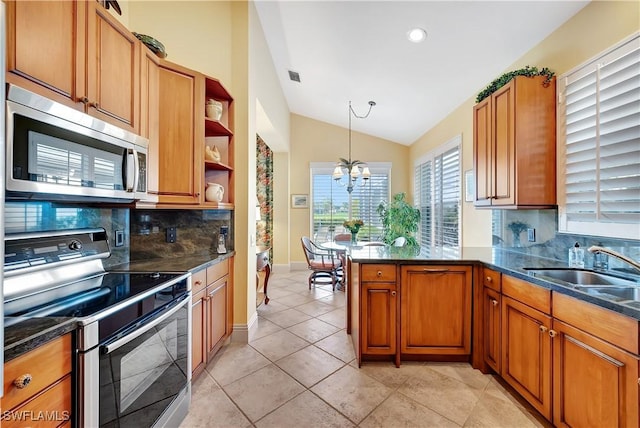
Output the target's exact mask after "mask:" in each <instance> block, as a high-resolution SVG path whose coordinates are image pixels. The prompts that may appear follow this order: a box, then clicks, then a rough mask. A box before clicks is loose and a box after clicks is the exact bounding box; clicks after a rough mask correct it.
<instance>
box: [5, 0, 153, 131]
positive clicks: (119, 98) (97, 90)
mask: <svg viewBox="0 0 640 428" xmlns="http://www.w3.org/2000/svg"><path fill="white" fill-rule="evenodd" d="M140 49H141V43H140V41H139V40H138V39H137V38H136V37H135V36H134V35H133V34H132V33H131V32H130V31H129V30H128V29H127V28H126V27H124V26H123V25H122V24H121V23H120V22H118V21H117V20H116V19H115V18H114V17H112V16H111V15H110V14H109V12H108V11H107V10H106V9H104V8H103V7H102V6H101V5H100V4H99V3H97V2H95V1H88V2H85V1H59V2H57V1H56V2H49V1H42V2H40V1H34V2H31V1H29V2H25V1H8V2H7V82H8V83H13V84H16V85H18V86H21V87H23V88H25V89H28V90H30V91H32V92H36V93H38V94H40V95H42V96H45V97H47V98H51V99H54V100H55V101H58V102H60V103H62V104H65V105H67V106H69V107H72V108H75V109H77V110H80V111H83V112H86V113H88V114H90V115H92V116H95V117H97V118H99V119H101V120H104V121H106V122H109V123H112V124H114V125H116V126H118V127H121V128H124V129H127V130H128V131H131V132H134V133H139V131H140V123H139V119H140V104H139V103H140V90H139V85H140Z"/></svg>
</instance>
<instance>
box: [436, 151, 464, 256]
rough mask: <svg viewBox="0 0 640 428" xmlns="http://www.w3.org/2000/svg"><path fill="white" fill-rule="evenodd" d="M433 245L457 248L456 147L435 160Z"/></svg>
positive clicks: (457, 173) (458, 201)
mask: <svg viewBox="0 0 640 428" xmlns="http://www.w3.org/2000/svg"><path fill="white" fill-rule="evenodd" d="M434 194H435V195H434V196H435V197H434V214H435V215H434V220H435V221H434V243H435V245H436V246H437V247H458V246H459V241H458V217H459V206H460V152H459V149H458V147H456V148H454V149H451V150H449V151H447V152H445V153H443V154H442V155H440V156H437V157H436V158H435V174H434Z"/></svg>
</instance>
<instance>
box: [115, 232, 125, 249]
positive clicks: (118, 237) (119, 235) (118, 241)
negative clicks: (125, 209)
mask: <svg viewBox="0 0 640 428" xmlns="http://www.w3.org/2000/svg"><path fill="white" fill-rule="evenodd" d="M123 245H124V230H116V232H115V244H114V246H116V247H122V246H123Z"/></svg>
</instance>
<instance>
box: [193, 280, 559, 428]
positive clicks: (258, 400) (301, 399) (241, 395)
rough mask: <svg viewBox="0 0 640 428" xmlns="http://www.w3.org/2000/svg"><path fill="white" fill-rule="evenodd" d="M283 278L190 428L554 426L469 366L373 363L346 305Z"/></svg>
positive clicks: (212, 376)
mask: <svg viewBox="0 0 640 428" xmlns="http://www.w3.org/2000/svg"><path fill="white" fill-rule="evenodd" d="M307 276H308V273H307V272H292V273H289V274H273V275H272V277H271V279H270V281H269V296H270V298H271V301H270V302H269V304H268V305H264V304H263V305H261V306H260V307H259V308H258V328H257V332H256V334H255V336H254V338H253V339H252V341H251V342H250V343H249V344H238V343H230V344H228V345H226V346H225V347H224V348H222V349H221V350H220V351H219V353H218V354H217V355H216V357H215V359H214V360H213V361H212V362H211V364H209V366H208V368H207V370H206V371H205V372H204V373H203V374H202V375H200V377H199V378H198V379H197V380H196V381H195V382H194V385H193V397H192V402H191V408H190V411H189V414H188V416H187V418H186V419H185V420H184V422H183V423H182V425H181V427H183V428H187V427H211V428H213V427H258V428H262V427H353V426H359V427H460V426H464V427H492V428H495V427H514V428H515V427H517V428H520V427H536V426H537V427H539V426H547V425H546V424H544V423H543V422H541V421H540V420H539V416H535V415H534V413H533V412H531V411H529V410H527V407H525V406H523V404H521V402H520V401H519V400H517V399H516V398H514V396H513V395H511V393H510V392H509V391H508V390H507V389H505V387H503V386H502V384H500V383H499V382H497V381H496V380H495V379H494V378H493V377H492V376H490V375H483V374H482V373H480V372H479V371H478V370H474V369H472V368H471V366H470V365H469V364H466V363H412V362H406V363H403V364H402V366H401V367H400V368H396V367H395V366H394V365H393V364H391V363H364V364H363V365H362V367H361V368H360V369H358V365H357V363H356V361H355V360H354V352H353V348H352V345H351V341H350V336H347V334H346V332H345V330H344V323H345V312H344V311H345V298H344V292H342V291H335V292H332V291H331V287H330V286H318V287H315V288H313V289H312V290H309V289H308V286H307Z"/></svg>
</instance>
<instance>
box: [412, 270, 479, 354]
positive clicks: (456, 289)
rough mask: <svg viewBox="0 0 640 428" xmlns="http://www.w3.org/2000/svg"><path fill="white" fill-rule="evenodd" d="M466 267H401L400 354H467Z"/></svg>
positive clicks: (469, 282)
mask: <svg viewBox="0 0 640 428" xmlns="http://www.w3.org/2000/svg"><path fill="white" fill-rule="evenodd" d="M472 284H473V282H472V268H471V267H470V266H435V265H415V266H402V268H401V273H400V299H401V300H400V352H401V354H419V355H469V354H471V288H472Z"/></svg>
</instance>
